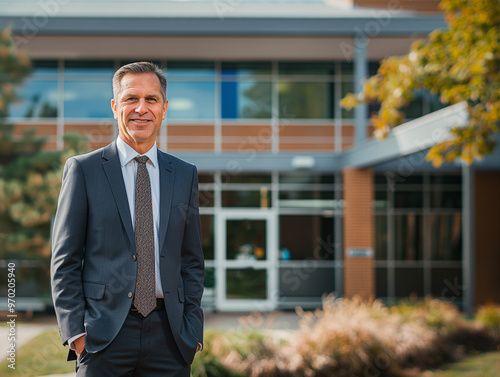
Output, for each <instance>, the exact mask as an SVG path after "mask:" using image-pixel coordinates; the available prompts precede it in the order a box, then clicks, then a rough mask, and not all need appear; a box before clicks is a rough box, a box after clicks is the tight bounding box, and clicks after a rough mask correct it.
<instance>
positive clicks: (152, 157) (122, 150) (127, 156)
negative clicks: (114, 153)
mask: <svg viewBox="0 0 500 377" xmlns="http://www.w3.org/2000/svg"><path fill="white" fill-rule="evenodd" d="M116 148H117V149H118V156H119V157H120V164H121V165H122V166H125V165H127V164H128V163H129V162H130V161H132V160H133V159H134V158H136V157H137V156H148V158H149V162H151V163H152V164H153V167H154V168H156V167H157V166H158V147H157V146H156V141H155V143H154V145H153V146H152V147H151V149H150V150H149V151H147V152H146V153H144V154H142V155H141V154H139V153H138V152H137V151H136V150H135V149H134V148H132V147H131V146H130V145H128V144H127V143H126V142H125V141H123V139H122V138H121V137H120V136H118V137H117V138H116Z"/></svg>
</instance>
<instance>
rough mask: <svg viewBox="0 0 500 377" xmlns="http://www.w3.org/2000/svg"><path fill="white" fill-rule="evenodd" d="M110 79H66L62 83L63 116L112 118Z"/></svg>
mask: <svg viewBox="0 0 500 377" xmlns="http://www.w3.org/2000/svg"><path fill="white" fill-rule="evenodd" d="M112 98H113V90H112V86H111V79H109V80H85V81H80V80H79V81H76V80H75V81H66V82H65V83H64V117H65V118H112V117H113V112H112V111H111V105H110V101H111V99H112Z"/></svg>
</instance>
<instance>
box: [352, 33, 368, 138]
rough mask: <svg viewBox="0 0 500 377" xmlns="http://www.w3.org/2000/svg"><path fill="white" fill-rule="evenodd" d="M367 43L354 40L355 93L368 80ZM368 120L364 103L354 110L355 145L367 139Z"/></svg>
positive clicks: (361, 38)
mask: <svg viewBox="0 0 500 377" xmlns="http://www.w3.org/2000/svg"><path fill="white" fill-rule="evenodd" d="M366 44H367V41H366V39H365V37H363V36H356V37H355V38H354V51H355V53H354V93H356V94H357V93H360V92H361V91H362V90H363V85H364V83H365V80H366V79H367V78H368V62H367V60H366ZM367 118H368V106H367V105H366V104H364V103H361V104H359V105H357V106H356V107H355V108H354V125H355V129H356V135H355V144H359V143H360V142H362V141H364V140H365V139H366V126H367Z"/></svg>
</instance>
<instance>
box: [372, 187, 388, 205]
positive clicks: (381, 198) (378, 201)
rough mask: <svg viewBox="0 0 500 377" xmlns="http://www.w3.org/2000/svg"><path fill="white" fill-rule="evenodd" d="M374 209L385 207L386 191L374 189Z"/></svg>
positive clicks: (386, 202) (386, 200)
mask: <svg viewBox="0 0 500 377" xmlns="http://www.w3.org/2000/svg"><path fill="white" fill-rule="evenodd" d="M373 204H374V208H375V209H387V207H388V204H389V202H388V199H387V191H375V202H374V203H373Z"/></svg>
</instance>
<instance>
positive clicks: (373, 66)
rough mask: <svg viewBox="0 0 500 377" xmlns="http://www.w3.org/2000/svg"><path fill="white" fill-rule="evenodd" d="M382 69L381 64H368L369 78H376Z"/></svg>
mask: <svg viewBox="0 0 500 377" xmlns="http://www.w3.org/2000/svg"><path fill="white" fill-rule="evenodd" d="M379 67H380V62H368V76H375V75H376V74H377V72H378V69H379Z"/></svg>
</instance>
